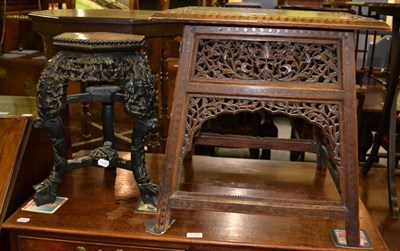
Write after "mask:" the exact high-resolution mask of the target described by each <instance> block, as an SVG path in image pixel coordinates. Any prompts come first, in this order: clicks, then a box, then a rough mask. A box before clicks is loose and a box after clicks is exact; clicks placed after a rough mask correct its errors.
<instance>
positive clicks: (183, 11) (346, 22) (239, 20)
mask: <svg viewBox="0 0 400 251" xmlns="http://www.w3.org/2000/svg"><path fill="white" fill-rule="evenodd" d="M150 20H151V21H158V22H173V23H186V24H189V23H190V24H202V25H230V26H246V25H251V26H255V27H266V26H268V27H282V28H313V29H330V30H367V29H368V30H390V27H389V26H388V25H387V24H386V23H385V22H383V21H380V20H375V19H372V18H366V17H362V16H358V15H354V14H350V13H345V12H325V11H308V10H307V11H306V10H289V9H259V8H254V9H253V8H217V7H193V6H191V7H183V8H176V9H169V10H164V11H160V12H156V13H155V14H153V15H152V16H151V17H150Z"/></svg>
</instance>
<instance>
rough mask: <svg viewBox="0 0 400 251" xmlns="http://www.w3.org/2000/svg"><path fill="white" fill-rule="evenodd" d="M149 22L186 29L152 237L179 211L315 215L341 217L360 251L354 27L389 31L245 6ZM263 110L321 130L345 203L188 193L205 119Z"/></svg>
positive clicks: (179, 12) (172, 13)
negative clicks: (187, 175) (188, 174)
mask: <svg viewBox="0 0 400 251" xmlns="http://www.w3.org/2000/svg"><path fill="white" fill-rule="evenodd" d="M152 20H155V21H165V22H178V23H185V24H186V26H185V29H184V35H183V41H182V44H183V47H182V49H181V54H180V59H179V73H178V76H177V83H176V90H175V99H174V104H173V112H172V116H173V117H172V120H171V124H170V131H169V140H168V142H167V151H166V166H165V169H164V176H163V181H162V184H163V189H162V191H161V195H160V199H159V206H158V213H157V217H156V218H155V219H154V221H153V222H148V223H147V224H148V225H147V226H148V231H150V232H153V233H158V234H160V233H164V232H165V231H166V230H167V229H168V227H169V225H170V223H171V222H172V218H171V217H172V216H171V209H173V208H174V209H187V210H202V209H203V210H222V211H229V212H247V213H259V214H278V215H288V214H297V215H314V216H319V217H328V218H336V219H341V220H344V221H345V222H346V232H347V235H346V239H347V243H348V245H350V246H358V245H359V223H358V221H359V216H358V192H357V191H358V169H357V161H358V160H357V135H356V132H357V120H356V116H355V114H354V111H355V110H356V101H355V99H356V92H355V68H354V65H355V64H354V34H353V30H356V29H360V28H361V27H363V28H364V27H370V28H374V29H383V30H385V29H386V30H387V29H388V26H387V25H386V24H385V23H383V22H378V21H376V20H372V19H360V18H356V17H355V16H353V15H350V14H344V13H327V12H324V13H322V12H302V15H301V16H300V15H299V13H298V12H296V11H290V10H288V11H274V10H263V9H252V11H251V12H250V13H249V12H248V10H246V9H241V8H239V9H230V12H228V13H227V12H226V11H225V9H223V8H220V9H218V8H195V7H192V8H181V9H175V10H167V11H163V12H159V13H157V14H155V15H153V16H152ZM316 27H318V29H316ZM343 30H346V32H343ZM275 53H276V54H277V55H280V56H279V57H278V56H277V55H275ZM308 53H310V54H308ZM299 55H301V56H299ZM259 57H261V58H259ZM297 57H299V60H300V61H301V60H302V59H305V58H309V59H310V60H307V62H304V64H303V63H302V62H298V61H297V60H296V58H297ZM276 58H279V59H283V61H280V60H279V64H282V65H280V66H277V65H276V64H275V63H272V65H273V66H271V67H277V69H276V70H274V69H273V68H267V66H268V63H269V61H268V60H271V61H272V62H275V61H274V59H275V60H276ZM300 58H301V59H300ZM344 58H346V60H343V59H344ZM263 60H266V61H263ZM264 64H265V65H264ZM279 64H278V65H279ZM309 64H311V65H309ZM282 68H283V69H286V70H283V69H282ZM308 68H310V69H314V70H316V71H317V72H318V71H321V72H320V73H317V72H315V71H314V70H312V72H313V73H310V74H308V73H306V72H305V69H308ZM279 69H282V70H279ZM317 69H318V70H317ZM314 108H316V109H314ZM258 109H262V110H265V111H267V112H270V113H272V114H283V115H286V116H293V117H300V118H303V119H305V120H306V121H307V122H309V123H311V124H314V125H316V126H318V127H319V129H320V130H321V134H320V135H321V136H322V135H323V136H324V137H323V138H325V139H324V140H325V141H323V142H318V144H320V146H321V143H322V145H325V146H326V147H327V151H328V152H329V154H328V157H326V161H327V163H329V162H330V163H331V164H327V167H328V168H329V170H330V171H331V175H332V177H333V179H334V180H335V183H336V185H337V189H338V191H339V193H340V196H341V198H340V201H335V202H332V201H330V202H329V201H318V202H316V201H313V200H311V201H312V202H311V201H307V200H296V199H295V198H294V197H292V198H290V199H289V198H287V197H285V195H280V194H279V193H277V194H276V196H272V197H270V196H262V195H260V196H258V197H252V196H246V195H242V196H237V195H233V194H231V193H225V192H223V191H222V192H218V193H215V192H214V191H204V192H200V193H198V192H197V193H192V192H190V191H186V190H184V189H182V187H181V184H180V182H181V181H184V180H183V179H182V178H181V177H180V176H181V175H180V174H181V173H182V171H183V169H184V167H185V165H184V163H183V162H184V159H185V157H186V154H187V153H188V152H189V151H190V149H191V147H192V141H193V139H194V138H195V137H196V134H197V133H198V130H199V129H200V128H201V126H202V124H203V123H204V121H206V120H208V119H212V118H214V117H216V116H218V115H219V114H224V113H238V112H241V111H249V112H254V111H257V110H258ZM238 142H239V140H238ZM247 142H249V144H248V146H252V143H253V144H257V143H260V141H259V140H258V139H253V141H252V140H251V139H248V141H247ZM266 144H267V143H266ZM280 146H283V147H285V146H286V148H288V149H290V147H291V144H290V142H283V143H282V144H281V145H280Z"/></svg>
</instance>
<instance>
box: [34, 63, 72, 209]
mask: <svg viewBox="0 0 400 251" xmlns="http://www.w3.org/2000/svg"><path fill="white" fill-rule="evenodd" d="M55 61H57V60H52V61H50V62H49V63H48V64H47V66H46V67H45V69H44V70H43V72H42V76H41V77H40V79H39V84H38V92H37V106H38V119H37V121H36V127H42V128H45V129H46V130H47V131H48V133H49V137H50V139H51V141H52V144H53V156H54V166H53V170H52V171H51V173H50V175H49V177H48V178H47V179H45V180H44V181H42V182H41V183H39V184H37V185H35V186H34V189H35V192H36V193H35V197H34V199H35V202H36V204H37V205H38V206H40V205H44V204H47V203H52V202H54V201H55V199H56V196H57V191H58V187H59V185H60V184H61V182H62V180H63V177H64V173H65V171H66V169H67V144H66V138H65V134H64V127H63V123H62V119H61V113H62V111H63V110H64V108H65V98H66V97H65V89H66V86H67V79H65V78H63V77H62V76H60V75H59V74H57V67H56V64H57V63H56V62H55Z"/></svg>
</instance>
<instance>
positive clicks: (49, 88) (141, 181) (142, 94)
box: [34, 32, 159, 206]
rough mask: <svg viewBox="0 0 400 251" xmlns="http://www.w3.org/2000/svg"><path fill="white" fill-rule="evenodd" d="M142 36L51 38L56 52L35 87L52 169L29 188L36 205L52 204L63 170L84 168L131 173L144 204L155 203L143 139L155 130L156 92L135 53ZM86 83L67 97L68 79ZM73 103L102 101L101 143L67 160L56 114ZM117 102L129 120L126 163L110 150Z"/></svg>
mask: <svg viewBox="0 0 400 251" xmlns="http://www.w3.org/2000/svg"><path fill="white" fill-rule="evenodd" d="M143 40H144V36H141V35H133V34H122V33H110V32H87V33H82V32H74V33H62V34H60V35H58V36H56V37H54V44H55V45H57V47H58V48H60V51H59V52H58V53H57V54H56V55H55V56H54V57H52V58H51V59H50V60H49V62H48V63H47V65H46V67H45V68H44V70H43V71H42V74H41V76H40V79H39V83H38V86H37V95H36V98H37V106H38V116H37V119H36V121H35V122H36V124H35V125H36V127H39V128H45V129H46V130H47V131H48V133H49V137H50V139H51V142H52V144H53V159H54V166H53V169H52V171H51V173H50V174H49V176H48V178H47V179H45V180H44V181H42V182H41V183H39V184H37V185H35V186H34V189H35V196H34V199H35V202H36V204H37V205H38V206H40V205H44V204H47V203H53V202H54V201H55V199H56V196H57V192H58V189H59V186H60V184H61V183H62V181H63V178H64V174H65V172H66V171H69V170H72V169H75V168H80V167H88V166H96V167H102V168H110V167H122V168H126V169H128V170H132V172H133V173H134V176H135V180H136V182H137V184H138V186H139V190H140V191H141V198H142V200H143V202H144V203H146V204H153V205H155V204H156V197H157V194H158V191H159V189H158V186H157V185H155V184H154V183H153V182H152V181H151V180H150V178H149V176H148V175H147V171H146V166H145V161H144V155H145V153H144V144H145V138H146V136H147V134H148V133H149V132H150V131H155V130H156V129H157V117H156V110H157V107H156V105H157V104H156V92H155V87H154V85H153V75H152V73H151V70H150V67H149V64H148V61H147V58H146V56H145V55H144V53H143V52H142V51H141V48H142V43H143ZM69 80H73V81H82V82H84V83H86V86H87V87H86V89H85V91H84V92H83V93H80V94H75V95H68V96H67V93H66V91H67V88H68V81H69ZM74 102H102V105H103V121H102V122H103V138H104V145H103V146H102V147H99V148H97V149H95V150H93V151H91V152H90V154H89V155H88V156H84V157H81V158H77V159H70V160H68V159H67V157H68V156H67V141H66V137H65V134H64V126H63V123H62V118H61V114H62V112H63V111H64V109H65V106H66V105H67V104H69V103H74ZM114 102H122V103H123V104H124V108H125V112H126V113H127V114H129V115H130V116H132V117H134V118H135V123H134V125H133V133H132V142H131V160H124V159H121V158H120V157H119V156H118V153H117V151H116V150H115V148H114V130H113V122H114V116H113V104H114Z"/></svg>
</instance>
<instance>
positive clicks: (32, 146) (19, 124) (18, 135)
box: [0, 102, 52, 250]
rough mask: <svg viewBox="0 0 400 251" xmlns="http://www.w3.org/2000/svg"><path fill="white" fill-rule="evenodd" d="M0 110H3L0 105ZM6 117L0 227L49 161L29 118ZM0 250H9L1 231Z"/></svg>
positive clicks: (0, 155)
mask: <svg viewBox="0 0 400 251" xmlns="http://www.w3.org/2000/svg"><path fill="white" fill-rule="evenodd" d="M22 103H23V102H22ZM0 110H7V107H5V105H4V104H0ZM10 114H12V115H9V116H7V117H5V116H4V115H3V116H2V117H0V135H1V136H0V212H1V214H0V224H1V223H3V221H4V220H5V219H7V218H8V217H9V216H10V215H11V214H12V213H13V212H15V210H17V208H18V207H19V206H20V205H21V204H22V203H24V201H26V200H27V199H28V198H29V197H30V196H31V195H32V192H33V188H32V186H33V185H34V184H36V183H38V182H40V181H41V180H42V179H43V178H44V177H45V175H46V173H47V172H48V171H47V170H48V168H50V167H51V160H52V158H51V152H50V149H51V145H50V142H49V141H48V140H46V137H45V133H44V132H42V131H39V130H35V129H33V127H32V126H33V120H32V119H31V118H26V117H21V116H18V115H16V114H18V113H14V114H13V113H12V112H10ZM0 246H1V248H2V250H3V248H4V250H8V249H9V248H8V237H7V233H6V232H5V231H4V230H3V229H2V228H1V227H0Z"/></svg>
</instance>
